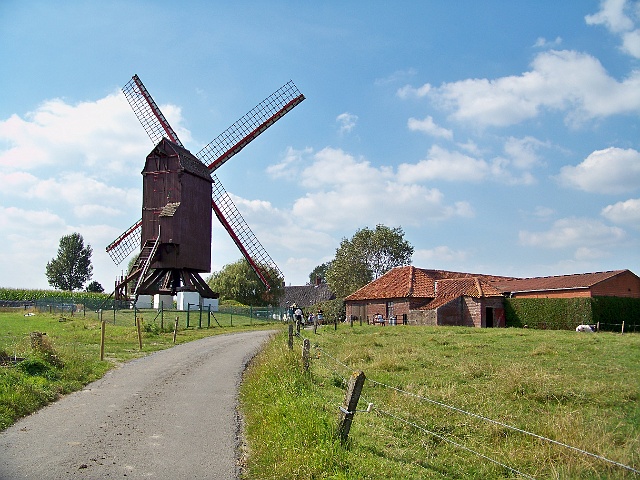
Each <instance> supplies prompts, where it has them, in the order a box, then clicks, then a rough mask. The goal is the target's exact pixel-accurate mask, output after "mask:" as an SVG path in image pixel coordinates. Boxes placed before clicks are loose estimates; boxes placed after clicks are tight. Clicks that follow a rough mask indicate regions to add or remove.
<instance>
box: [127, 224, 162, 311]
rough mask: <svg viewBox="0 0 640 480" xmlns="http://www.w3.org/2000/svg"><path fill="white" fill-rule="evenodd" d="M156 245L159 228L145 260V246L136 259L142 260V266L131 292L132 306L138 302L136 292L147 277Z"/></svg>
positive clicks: (157, 243) (158, 239) (156, 249)
mask: <svg viewBox="0 0 640 480" xmlns="http://www.w3.org/2000/svg"><path fill="white" fill-rule="evenodd" d="M158 245H160V227H159V226H158V237H157V238H156V241H155V242H154V243H153V246H152V247H151V251H150V252H149V255H148V256H147V257H146V258H145V257H144V253H145V251H149V247H148V245H145V246H144V248H143V249H142V250H141V251H140V258H138V261H140V260H142V261H143V262H144V263H143V266H142V272H140V276H139V277H138V281H137V282H136V288H135V289H134V290H133V304H134V305H135V304H136V302H137V301H138V290H139V289H140V285H141V284H142V281H143V280H144V278H145V277H146V276H147V272H149V267H150V266H151V262H152V261H153V257H154V256H155V254H156V252H157V251H158Z"/></svg>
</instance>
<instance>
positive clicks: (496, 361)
mask: <svg viewBox="0 0 640 480" xmlns="http://www.w3.org/2000/svg"><path fill="white" fill-rule="evenodd" d="M303 335H304V336H307V337H309V338H310V340H311V343H312V353H313V355H312V364H311V368H310V371H309V372H308V373H303V371H302V361H301V342H300V340H299V339H297V341H296V345H295V347H294V350H293V351H289V349H288V348H287V344H286V335H285V334H283V335H278V336H277V337H276V338H275V339H274V340H273V342H272V343H271V344H269V346H268V347H267V348H266V349H265V350H264V351H263V352H262V353H261V354H260V355H259V356H258V357H257V358H256V359H255V361H254V362H253V364H252V365H251V366H250V368H249V369H248V370H247V372H246V374H245V381H244V382H243V385H242V387H241V405H242V411H243V415H244V418H245V431H246V438H247V451H246V456H247V458H246V470H245V477H246V478H248V479H276V478H298V479H320V478H323V479H341V480H343V479H383V478H384V479H387V478H402V479H425V478H563V479H564V478H567V479H568V478H571V479H575V478H579V479H581V478H584V479H587V478H589V479H590V478H599V479H601V478H638V476H639V475H637V474H636V473H634V472H633V471H630V470H628V469H624V468H621V467H619V466H616V465H613V464H611V463H609V462H606V461H603V460H602V459H599V458H594V457H593V456H590V455H585V454H583V453H580V452H577V451H576V450H574V449H569V448H566V447H564V446H560V445H557V444H554V443H550V442H548V441H545V440H543V439H541V438H539V437H534V436H530V435H527V434H525V433H522V432H521V431H518V430H515V429H511V428H508V427H507V426H506V425H508V426H513V427H516V428H517V429H520V430H523V431H526V432H532V433H534V434H536V435H539V436H542V437H548V438H550V439H553V440H556V441H558V442H561V443H564V444H567V445H570V446H572V447H575V448H577V449H581V450H584V451H586V452H589V453H592V454H595V455H598V456H601V457H604V458H606V459H610V460H613V461H615V462H619V463H621V464H624V465H627V466H630V467H632V468H634V469H636V470H639V469H640V336H639V335H620V334H612V333H599V334H591V335H589V334H578V333H576V332H568V331H538V330H525V329H514V328H510V329H483V330H480V329H473V328H456V327H451V328H447V327H435V328H434V327H402V326H398V327H370V326H363V327H358V326H356V327H353V328H348V327H341V329H340V330H338V331H337V332H335V331H334V330H333V328H332V327H328V328H327V327H324V328H323V329H321V330H319V331H318V334H317V335H313V333H312V332H310V331H305V332H303ZM314 345H315V348H314ZM357 370H362V371H364V372H365V374H366V375H367V381H366V382H365V387H364V390H363V393H362V397H361V400H360V406H359V408H361V409H362V408H366V405H367V403H368V402H372V403H374V408H373V411H372V412H371V413H357V414H356V416H355V420H354V423H353V426H352V428H351V434H350V438H349V442H348V444H347V445H344V446H343V445H341V444H340V442H339V441H337V440H336V438H335V431H336V427H337V420H338V406H339V405H340V404H341V403H342V400H343V398H344V392H345V388H346V379H347V378H348V377H349V376H350V374H351V373H352V372H353V371H357ZM447 407H455V409H452V408H447ZM461 410H462V411H466V412H470V413H473V414H475V416H474V415H469V414H467V413H464V412H462V411H461ZM479 416H481V417H485V418H489V419H493V420H496V421H497V422H499V423H494V422H490V421H487V420H486V419H483V418H479Z"/></svg>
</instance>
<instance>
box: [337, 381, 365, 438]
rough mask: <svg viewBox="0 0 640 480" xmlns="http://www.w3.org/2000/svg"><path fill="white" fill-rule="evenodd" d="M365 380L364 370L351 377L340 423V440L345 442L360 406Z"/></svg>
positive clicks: (341, 410) (341, 408)
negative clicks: (359, 401)
mask: <svg viewBox="0 0 640 480" xmlns="http://www.w3.org/2000/svg"><path fill="white" fill-rule="evenodd" d="M364 380H365V376H364V372H354V373H353V374H352V375H351V377H350V378H349V386H348V387H347V394H346V395H345V397H344V404H343V405H342V406H341V407H340V421H339V423H338V435H339V436H340V442H342V443H343V444H344V443H346V442H347V440H348V438H349V430H351V423H352V422H353V416H354V415H355V413H356V408H357V407H358V400H360V393H362V387H363V386H364Z"/></svg>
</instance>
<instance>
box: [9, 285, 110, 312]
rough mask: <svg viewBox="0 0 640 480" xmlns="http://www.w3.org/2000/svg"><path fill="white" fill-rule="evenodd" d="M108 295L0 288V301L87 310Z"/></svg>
mask: <svg viewBox="0 0 640 480" xmlns="http://www.w3.org/2000/svg"><path fill="white" fill-rule="evenodd" d="M107 298H109V295H108V294H105V293H95V292H67V291H63V290H30V289H19V288H0V301H10V302H37V303H38V304H40V303H43V302H50V303H53V304H61V303H68V304H80V305H86V306H87V308H90V309H93V308H98V306H99V305H101V304H102V303H103V302H104V301H105V300H106V299H107Z"/></svg>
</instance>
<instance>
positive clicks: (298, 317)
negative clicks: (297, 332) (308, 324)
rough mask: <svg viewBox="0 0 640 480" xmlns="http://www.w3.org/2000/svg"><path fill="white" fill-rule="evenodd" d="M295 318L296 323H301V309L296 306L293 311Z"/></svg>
mask: <svg viewBox="0 0 640 480" xmlns="http://www.w3.org/2000/svg"><path fill="white" fill-rule="evenodd" d="M293 314H294V315H295V318H296V323H302V310H301V309H300V307H296V310H295V312H294V313H293Z"/></svg>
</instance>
